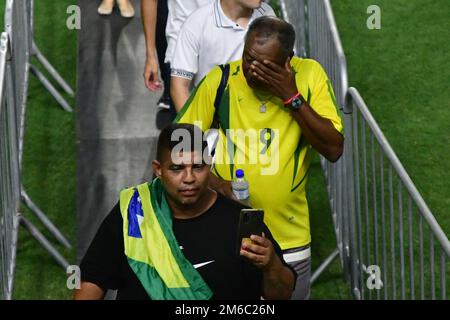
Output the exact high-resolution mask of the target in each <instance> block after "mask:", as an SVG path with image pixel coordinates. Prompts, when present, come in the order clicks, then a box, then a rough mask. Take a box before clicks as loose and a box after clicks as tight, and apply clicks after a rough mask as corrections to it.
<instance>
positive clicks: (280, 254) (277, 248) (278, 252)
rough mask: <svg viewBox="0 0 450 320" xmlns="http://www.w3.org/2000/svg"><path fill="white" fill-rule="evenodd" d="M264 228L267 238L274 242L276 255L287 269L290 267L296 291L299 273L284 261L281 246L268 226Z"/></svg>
mask: <svg viewBox="0 0 450 320" xmlns="http://www.w3.org/2000/svg"><path fill="white" fill-rule="evenodd" d="M264 227H265V231H264V234H265V235H266V238H268V239H269V240H270V241H271V242H272V245H273V249H274V251H275V253H276V254H277V256H278V257H279V258H280V260H281V263H282V264H283V265H285V266H286V267H288V268H289V269H290V270H291V271H292V273H293V274H294V289H295V283H296V282H297V272H295V270H294V268H292V267H291V266H290V265H289V264H288V263H287V262H286V261H284V258H283V250H281V247H280V245H279V244H278V242H277V241H276V240H275V239H274V237H273V236H272V233H271V232H270V230H269V228H268V227H267V226H266V225H265V226H264Z"/></svg>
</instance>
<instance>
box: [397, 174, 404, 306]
mask: <svg viewBox="0 0 450 320" xmlns="http://www.w3.org/2000/svg"><path fill="white" fill-rule="evenodd" d="M397 191H398V228H399V246H400V284H401V290H402V292H401V294H402V295H401V297H402V298H401V299H402V300H405V299H406V290H405V253H404V239H403V199H402V194H403V186H402V181H401V180H400V179H398V190H397Z"/></svg>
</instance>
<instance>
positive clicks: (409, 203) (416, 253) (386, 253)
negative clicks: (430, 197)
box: [341, 88, 450, 300]
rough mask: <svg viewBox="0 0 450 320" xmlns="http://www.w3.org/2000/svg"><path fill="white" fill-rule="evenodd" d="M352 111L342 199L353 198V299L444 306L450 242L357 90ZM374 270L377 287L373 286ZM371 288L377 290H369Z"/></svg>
mask: <svg viewBox="0 0 450 320" xmlns="http://www.w3.org/2000/svg"><path fill="white" fill-rule="evenodd" d="M346 107H347V108H348V110H349V113H348V115H347V116H348V117H350V118H351V128H349V131H350V130H351V135H348V136H347V141H348V145H347V152H348V153H350V154H352V155H353V159H352V160H353V161H349V162H348V165H349V166H352V167H351V168H350V172H352V174H351V175H348V177H347V178H348V182H349V183H348V187H349V188H348V189H347V190H342V191H341V192H345V193H347V194H348V196H347V204H346V207H347V209H346V212H347V213H348V217H346V218H345V219H346V223H348V224H349V229H350V237H349V243H348V246H349V251H350V254H349V260H350V263H351V268H350V274H351V281H350V283H351V288H352V293H353V295H354V296H355V298H357V299H402V300H404V299H412V300H414V299H436V298H440V299H444V300H445V299H446V287H447V281H446V273H447V272H450V263H449V261H450V259H449V258H450V241H449V240H448V238H447V236H446V235H445V233H444V232H443V230H442V229H441V227H440V226H439V224H438V223H437V221H436V219H435V217H434V216H433V214H432V213H431V211H430V209H429V208H428V206H427V205H426V203H425V201H424V200H423V198H422V196H421V195H420V193H419V192H418V190H417V189H416V187H415V186H414V183H413V182H412V180H411V178H410V177H409V176H408V174H407V172H406V170H405V169H404V167H403V165H402V164H401V162H400V160H399V159H398V158H397V156H396V154H395V152H394V151H393V149H392V148H391V146H390V145H389V143H388V141H387V140H386V138H385V136H384V134H383V132H382V131H381V129H380V128H379V126H378V124H377V123H376V121H375V119H374V118H373V116H372V114H371V113H370V111H369V109H368V108H367V106H366V104H365V103H364V101H363V99H362V98H361V96H360V95H359V93H358V91H357V90H356V89H355V88H350V89H349V91H348V94H347V103H346ZM436 255H437V257H438V258H437V259H436ZM370 266H375V268H377V269H372V270H368V268H369V267H370ZM374 270H379V274H378V275H377V277H378V279H375V278H372V279H369V278H370V275H371V274H372V273H371V272H370V271H372V272H373V271H374ZM372 280H373V281H375V280H377V281H378V290H373V289H374V288H375V289H377V288H376V286H375V287H372V285H369V287H372V288H368V285H367V281H369V282H370V281H372ZM437 291H439V292H437Z"/></svg>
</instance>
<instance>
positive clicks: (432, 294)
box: [430, 229, 436, 300]
mask: <svg viewBox="0 0 450 320" xmlns="http://www.w3.org/2000/svg"><path fill="white" fill-rule="evenodd" d="M434 272H435V270H434V235H433V231H432V230H431V229H430V275H431V300H436V283H435V281H436V276H435V274H434Z"/></svg>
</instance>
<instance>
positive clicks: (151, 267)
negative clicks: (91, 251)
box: [120, 179, 212, 300]
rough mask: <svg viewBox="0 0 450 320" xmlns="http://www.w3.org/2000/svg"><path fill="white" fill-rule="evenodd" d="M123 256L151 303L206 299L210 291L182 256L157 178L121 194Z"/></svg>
mask: <svg viewBox="0 0 450 320" xmlns="http://www.w3.org/2000/svg"><path fill="white" fill-rule="evenodd" d="M120 210H121V213H122V218H123V238H124V244H125V255H126V256H127V259H128V263H129V265H130V267H131V269H132V270H133V271H134V273H135V274H136V276H137V277H138V279H139V281H140V282H141V284H142V286H143V287H144V288H145V290H146V291H147V294H148V295H149V296H150V298H151V299H153V300H206V299H210V298H211V296H212V292H211V290H210V289H209V287H208V285H207V284H206V283H205V281H204V280H203V279H202V277H201V276H200V274H199V273H198V272H197V270H196V269H195V268H194V267H193V266H192V264H191V263H190V262H189V261H188V260H187V259H186V258H185V257H184V255H183V253H182V252H181V250H180V247H179V245H178V242H177V240H176V239H175V236H174V234H173V231H172V212H171V211H170V207H169V205H168V203H167V200H166V196H165V191H164V188H163V186H162V184H161V181H160V180H159V179H155V180H154V181H153V182H152V183H151V184H148V183H144V184H141V185H139V186H137V187H132V188H128V189H125V190H123V191H122V192H121V193H120Z"/></svg>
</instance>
